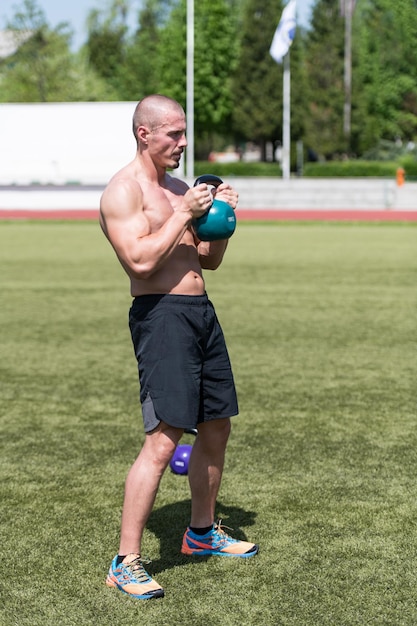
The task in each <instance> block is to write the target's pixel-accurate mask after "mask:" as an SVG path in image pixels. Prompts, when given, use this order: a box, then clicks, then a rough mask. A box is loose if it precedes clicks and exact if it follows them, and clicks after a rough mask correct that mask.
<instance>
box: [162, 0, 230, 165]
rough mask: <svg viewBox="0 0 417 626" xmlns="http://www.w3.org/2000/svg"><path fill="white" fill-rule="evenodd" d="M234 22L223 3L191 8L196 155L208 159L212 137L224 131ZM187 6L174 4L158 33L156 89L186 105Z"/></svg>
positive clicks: (203, 0)
mask: <svg viewBox="0 0 417 626" xmlns="http://www.w3.org/2000/svg"><path fill="white" fill-rule="evenodd" d="M236 34H237V33H236V18H235V14H234V13H233V12H232V5H231V3H230V2H227V1H226V0H200V2H198V4H196V6H195V51H194V70H195V71H194V107H195V120H194V125H195V132H196V146H197V151H198V152H199V153H200V155H201V156H203V153H205V156H207V153H208V152H209V151H210V149H211V146H212V142H213V141H214V137H215V136H216V134H218V133H225V132H226V131H227V132H228V127H229V126H230V120H231V114H232V110H233V100H232V96H231V80H230V76H231V74H232V72H233V68H234V64H235V60H236V55H237V36H236ZM186 42H187V33H186V2H185V0H179V1H178V2H177V4H176V5H174V7H173V9H172V11H171V14H170V17H169V19H168V20H167V23H166V25H165V26H164V28H162V29H161V32H160V47H159V60H160V63H159V71H160V80H161V82H160V89H161V90H162V91H163V92H164V93H165V94H166V95H169V96H171V97H173V98H175V99H176V100H178V101H179V102H180V103H181V104H182V105H183V106H184V107H185V106H186V73H187V72H186V70H187V68H186Z"/></svg>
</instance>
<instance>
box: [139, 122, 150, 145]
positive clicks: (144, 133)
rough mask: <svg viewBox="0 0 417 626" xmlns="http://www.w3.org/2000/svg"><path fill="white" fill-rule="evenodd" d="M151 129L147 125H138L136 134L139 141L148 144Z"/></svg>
mask: <svg viewBox="0 0 417 626" xmlns="http://www.w3.org/2000/svg"><path fill="white" fill-rule="evenodd" d="M150 132H151V131H150V130H149V128H147V127H146V126H138V127H137V130H136V136H137V139H138V141H140V143H143V144H146V145H147V144H148V135H149V133H150Z"/></svg>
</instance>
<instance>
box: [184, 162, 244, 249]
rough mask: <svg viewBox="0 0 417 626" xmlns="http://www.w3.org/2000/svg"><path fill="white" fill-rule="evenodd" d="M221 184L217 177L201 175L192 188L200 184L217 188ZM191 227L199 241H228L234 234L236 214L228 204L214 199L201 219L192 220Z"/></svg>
mask: <svg viewBox="0 0 417 626" xmlns="http://www.w3.org/2000/svg"><path fill="white" fill-rule="evenodd" d="M222 182H223V181H222V179H221V178H219V177H218V176H214V175H213V174H203V175H202V176H199V177H198V178H197V179H196V181H195V183H194V187H196V186H197V185H200V183H206V184H207V185H212V186H213V187H216V188H217V187H218V186H219V185H221V184H222ZM193 226H194V228H195V232H196V235H197V237H198V238H199V239H200V241H216V240H217V239H229V237H231V236H232V235H233V233H234V232H235V228H236V214H235V212H234V210H233V209H232V207H231V206H230V204H227V202H223V200H216V198H214V200H213V204H212V205H211V207H210V208H209V210H208V211H206V212H205V213H204V215H202V216H201V217H198V218H197V219H195V220H193Z"/></svg>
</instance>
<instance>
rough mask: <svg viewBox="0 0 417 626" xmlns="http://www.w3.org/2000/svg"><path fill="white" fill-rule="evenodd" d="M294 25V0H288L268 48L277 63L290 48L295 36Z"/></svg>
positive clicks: (295, 23) (280, 61)
mask: <svg viewBox="0 0 417 626" xmlns="http://www.w3.org/2000/svg"><path fill="white" fill-rule="evenodd" d="M296 25H297V22H296V0H290V1H289V2H288V4H287V5H286V7H285V8H284V10H283V12H282V15H281V19H280V21H279V24H278V26H277V29H276V31H275V34H274V38H273V40H272V43H271V47H270V49H269V54H270V55H271V57H272V58H273V59H274V61H276V62H277V63H282V59H283V58H284V57H285V55H286V54H287V52H288V50H289V49H290V46H291V44H292V42H293V39H294V37H295V28H296Z"/></svg>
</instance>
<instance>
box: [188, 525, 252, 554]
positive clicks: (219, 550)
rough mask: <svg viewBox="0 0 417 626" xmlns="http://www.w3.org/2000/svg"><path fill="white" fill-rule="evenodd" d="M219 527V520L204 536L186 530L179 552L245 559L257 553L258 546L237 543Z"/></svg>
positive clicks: (243, 542)
mask: <svg viewBox="0 0 417 626" xmlns="http://www.w3.org/2000/svg"><path fill="white" fill-rule="evenodd" d="M223 528H226V527H225V526H223V527H222V526H221V520H219V521H218V522H217V524H213V529H212V530H210V532H208V533H207V534H206V535H196V534H195V533H193V531H192V530H190V529H189V528H187V530H186V531H185V534H184V537H183V540H182V547H181V552H182V554H187V555H189V556H191V555H193V556H194V555H196V556H207V555H211V554H212V555H216V556H235V557H236V556H237V557H241V558H244V559H247V558H249V557H251V556H255V554H258V552H259V546H257V545H256V544H255V543H249V542H248V541H239V540H238V539H233V538H232V537H229V535H228V534H227V533H225V531H224V530H223Z"/></svg>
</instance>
